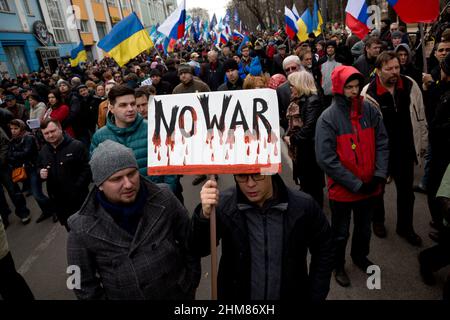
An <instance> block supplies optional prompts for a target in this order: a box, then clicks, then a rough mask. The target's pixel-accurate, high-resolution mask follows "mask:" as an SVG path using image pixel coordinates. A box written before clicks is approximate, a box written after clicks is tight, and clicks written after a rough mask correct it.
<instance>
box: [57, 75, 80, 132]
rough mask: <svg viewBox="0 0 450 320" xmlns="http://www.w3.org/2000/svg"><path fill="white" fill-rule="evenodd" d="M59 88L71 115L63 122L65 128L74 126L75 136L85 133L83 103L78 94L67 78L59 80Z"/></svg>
mask: <svg viewBox="0 0 450 320" xmlns="http://www.w3.org/2000/svg"><path fill="white" fill-rule="evenodd" d="M57 86H58V90H59V92H60V93H61V98H62V100H63V102H64V104H66V105H67V106H69V110H70V112H69V116H68V117H67V118H66V119H64V121H63V122H62V123H61V124H62V126H63V127H64V128H67V127H68V126H72V128H73V131H74V133H75V137H76V138H78V137H79V136H82V135H83V130H84V129H83V127H84V119H83V118H81V117H80V111H81V105H80V99H79V98H78V95H77V94H75V93H74V92H72V88H71V87H70V85H69V82H67V81H66V80H62V79H61V80H59V81H58V84H57Z"/></svg>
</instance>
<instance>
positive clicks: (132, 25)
mask: <svg viewBox="0 0 450 320" xmlns="http://www.w3.org/2000/svg"><path fill="white" fill-rule="evenodd" d="M97 46H98V47H99V48H101V49H103V50H104V51H106V52H107V53H108V54H109V55H110V56H111V57H112V58H113V59H114V60H115V61H116V62H117V64H118V65H119V66H123V65H124V64H126V63H127V62H128V61H130V60H131V59H133V58H134V57H136V56H137V55H138V54H140V53H142V52H144V51H145V50H148V49H150V48H152V47H153V46H154V45H153V41H152V39H151V38H150V35H149V33H148V31H147V30H145V29H144V26H143V25H142V23H141V21H140V20H139V18H138V17H137V15H136V13H134V12H133V13H131V14H130V15H129V16H128V17H126V18H125V19H123V20H122V21H120V22H119V23H118V24H116V25H115V26H114V28H112V30H111V32H110V33H108V34H107V35H106V36H105V37H104V38H103V39H102V40H100V41H99V42H98V44H97Z"/></svg>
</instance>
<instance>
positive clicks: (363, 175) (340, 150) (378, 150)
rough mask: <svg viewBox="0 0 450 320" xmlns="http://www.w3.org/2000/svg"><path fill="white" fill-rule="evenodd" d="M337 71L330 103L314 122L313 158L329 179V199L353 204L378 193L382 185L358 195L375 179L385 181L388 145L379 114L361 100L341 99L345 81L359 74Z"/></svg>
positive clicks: (352, 71)
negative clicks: (368, 192)
mask: <svg viewBox="0 0 450 320" xmlns="http://www.w3.org/2000/svg"><path fill="white" fill-rule="evenodd" d="M340 68H341V69H336V70H335V73H334V77H333V92H334V93H335V96H334V97H333V102H332V103H331V106H330V107H329V108H327V109H326V110H325V111H324V112H323V113H322V115H321V116H320V117H319V120H318V121H317V127H316V141H315V143H316V158H317V162H318V164H319V166H320V167H321V168H322V170H323V171H324V172H325V173H326V174H327V176H328V197H329V199H330V200H335V201H340V202H354V201H359V200H363V199H367V198H369V197H373V196H375V195H379V194H380V193H381V191H382V190H381V185H380V186H378V188H377V190H376V191H375V192H373V193H372V194H363V193H359V192H358V191H359V189H360V188H361V186H362V184H363V183H368V182H369V181H370V180H371V179H372V178H373V177H374V176H377V177H380V178H384V179H385V178H386V177H387V172H388V160H389V143H388V136H387V133H386V129H385V127H384V124H383V120H382V119H381V114H380V113H379V111H378V110H377V109H376V108H375V107H373V106H371V105H370V104H369V103H368V102H365V101H362V97H357V98H355V99H354V100H350V99H348V98H346V97H345V96H343V92H344V85H345V83H346V81H347V79H349V78H350V77H351V76H355V74H358V73H357V71H356V70H355V69H354V68H352V67H340ZM359 75H360V74H359ZM360 77H361V78H362V75H360ZM361 80H362V79H360V81H361Z"/></svg>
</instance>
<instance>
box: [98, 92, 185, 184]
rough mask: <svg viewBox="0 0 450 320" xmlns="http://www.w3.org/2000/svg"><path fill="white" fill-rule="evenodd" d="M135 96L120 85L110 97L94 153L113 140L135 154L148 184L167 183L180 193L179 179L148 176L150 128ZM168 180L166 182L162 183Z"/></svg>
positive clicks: (141, 172) (140, 170)
mask: <svg viewBox="0 0 450 320" xmlns="http://www.w3.org/2000/svg"><path fill="white" fill-rule="evenodd" d="M134 94H135V92H134V90H133V89H130V88H128V87H126V86H124V85H116V86H114V87H112V88H111V90H110V91H109V93H108V100H109V113H108V115H107V120H106V126H104V127H102V128H101V129H100V130H98V131H97V132H96V133H95V134H94V136H93V137H92V142H91V148H90V153H91V155H92V153H93V152H94V150H95V148H97V146H98V145H99V144H100V143H102V142H103V141H105V140H112V141H116V142H118V143H121V144H123V145H124V146H126V147H128V148H130V149H132V150H133V152H134V155H135V157H136V159H137V162H138V164H139V172H140V174H141V175H143V176H144V177H146V178H147V179H148V180H150V181H153V179H155V181H157V183H159V182H164V183H167V184H168V185H169V187H170V189H171V190H172V191H173V192H176V190H177V182H176V177H175V176H147V158H148V153H147V150H148V125H147V120H145V119H144V118H143V117H142V116H141V115H140V114H139V113H138V110H137V106H136V98H135V95H134ZM160 177H164V181H159V180H160Z"/></svg>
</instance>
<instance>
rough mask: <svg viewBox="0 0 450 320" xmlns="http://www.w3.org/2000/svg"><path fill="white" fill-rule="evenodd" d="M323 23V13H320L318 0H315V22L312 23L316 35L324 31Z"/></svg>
mask: <svg viewBox="0 0 450 320" xmlns="http://www.w3.org/2000/svg"><path fill="white" fill-rule="evenodd" d="M322 25H323V19H322V14H321V13H320V10H319V4H318V0H316V1H314V9H313V23H312V29H313V32H314V34H315V35H316V37H317V36H318V35H319V34H321V33H322Z"/></svg>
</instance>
